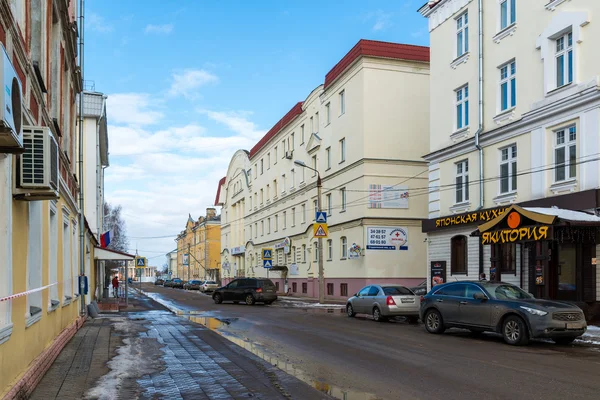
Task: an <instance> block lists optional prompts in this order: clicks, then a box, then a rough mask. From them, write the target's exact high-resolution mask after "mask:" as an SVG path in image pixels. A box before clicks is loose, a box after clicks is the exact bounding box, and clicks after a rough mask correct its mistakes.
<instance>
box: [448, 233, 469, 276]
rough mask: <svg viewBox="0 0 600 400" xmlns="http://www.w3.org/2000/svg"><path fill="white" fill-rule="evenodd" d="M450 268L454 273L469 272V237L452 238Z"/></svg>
mask: <svg viewBox="0 0 600 400" xmlns="http://www.w3.org/2000/svg"><path fill="white" fill-rule="evenodd" d="M451 253H452V254H451V260H450V268H451V273H452V274H465V275H466V274H467V237H466V236H454V237H453V238H452V240H451Z"/></svg>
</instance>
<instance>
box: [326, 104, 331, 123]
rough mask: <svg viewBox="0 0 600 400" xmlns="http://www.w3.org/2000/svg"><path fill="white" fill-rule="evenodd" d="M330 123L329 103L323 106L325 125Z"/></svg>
mask: <svg viewBox="0 0 600 400" xmlns="http://www.w3.org/2000/svg"><path fill="white" fill-rule="evenodd" d="M330 123H331V103H327V104H325V125H329V124H330Z"/></svg>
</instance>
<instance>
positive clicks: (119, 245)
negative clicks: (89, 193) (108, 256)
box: [104, 203, 129, 253]
mask: <svg viewBox="0 0 600 400" xmlns="http://www.w3.org/2000/svg"><path fill="white" fill-rule="evenodd" d="M121 210H122V207H121V206H120V205H116V206H113V205H111V204H110V203H104V227H105V228H106V230H111V229H112V234H111V238H110V244H109V245H108V248H109V249H112V250H117V251H122V252H124V253H126V252H127V251H128V249H129V239H128V238H127V228H126V227H125V221H124V220H123V218H121Z"/></svg>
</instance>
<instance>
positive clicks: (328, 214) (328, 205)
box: [325, 194, 332, 216]
mask: <svg viewBox="0 0 600 400" xmlns="http://www.w3.org/2000/svg"><path fill="white" fill-rule="evenodd" d="M325 197H326V198H327V216H330V215H331V210H332V204H331V194H328V195H327V196H325Z"/></svg>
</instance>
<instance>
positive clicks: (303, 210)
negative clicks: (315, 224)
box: [300, 204, 306, 224]
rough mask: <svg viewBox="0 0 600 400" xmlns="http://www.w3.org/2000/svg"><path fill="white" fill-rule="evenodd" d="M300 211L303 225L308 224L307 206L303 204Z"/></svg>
mask: <svg viewBox="0 0 600 400" xmlns="http://www.w3.org/2000/svg"><path fill="white" fill-rule="evenodd" d="M300 210H301V211H302V223H303V224H304V223H306V204H302V206H301V207H300Z"/></svg>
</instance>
